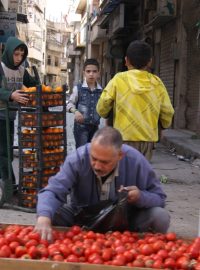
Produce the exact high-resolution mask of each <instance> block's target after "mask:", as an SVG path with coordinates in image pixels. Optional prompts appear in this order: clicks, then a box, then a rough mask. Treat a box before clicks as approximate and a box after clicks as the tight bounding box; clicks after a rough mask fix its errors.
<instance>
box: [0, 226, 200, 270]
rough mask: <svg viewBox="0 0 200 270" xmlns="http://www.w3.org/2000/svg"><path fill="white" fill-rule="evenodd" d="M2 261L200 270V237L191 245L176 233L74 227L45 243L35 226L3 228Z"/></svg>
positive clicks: (0, 238) (56, 232) (0, 231)
mask: <svg viewBox="0 0 200 270" xmlns="http://www.w3.org/2000/svg"><path fill="white" fill-rule="evenodd" d="M0 258H18V259H36V260H53V261H63V262H76V263H77V262H79V263H90V264H104V265H114V266H128V267H148V268H154V269H195V270H200V237H197V238H195V239H193V240H192V241H190V242H188V241H186V240H183V239H180V238H178V237H177V236H176V234H175V233H173V232H168V233H166V234H161V233H156V234H153V233H144V234H139V233H135V232H130V231H124V232H119V231H114V232H107V233H105V234H103V233H97V232H93V231H87V230H82V229H81V228H80V227H79V226H76V225H75V226H72V227H71V228H69V229H68V230H66V231H60V230H57V229H54V230H53V241H52V242H48V241H47V240H42V239H41V238H40V235H39V234H38V233H37V232H35V231H34V227H33V226H22V225H14V224H13V225H9V226H7V227H5V228H0Z"/></svg>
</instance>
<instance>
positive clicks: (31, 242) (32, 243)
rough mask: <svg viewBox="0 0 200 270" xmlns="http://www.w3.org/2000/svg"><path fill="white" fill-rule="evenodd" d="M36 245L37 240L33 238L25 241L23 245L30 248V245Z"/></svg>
mask: <svg viewBox="0 0 200 270" xmlns="http://www.w3.org/2000/svg"><path fill="white" fill-rule="evenodd" d="M37 245H38V241H36V240H35V239H31V240H29V241H28V242H26V243H25V247H27V248H30V247H32V246H37Z"/></svg>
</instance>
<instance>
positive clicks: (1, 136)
mask: <svg viewBox="0 0 200 270" xmlns="http://www.w3.org/2000/svg"><path fill="white" fill-rule="evenodd" d="M9 126H10V143H11V144H10V155H11V161H13V148H12V147H13V142H14V121H9ZM8 170H9V169H8V142H7V132H6V121H5V120H0V177H1V178H2V180H3V181H5V182H6V181H7V179H8V177H9V174H8ZM11 175H12V183H13V184H14V183H15V176H14V172H13V169H12V171H11Z"/></svg>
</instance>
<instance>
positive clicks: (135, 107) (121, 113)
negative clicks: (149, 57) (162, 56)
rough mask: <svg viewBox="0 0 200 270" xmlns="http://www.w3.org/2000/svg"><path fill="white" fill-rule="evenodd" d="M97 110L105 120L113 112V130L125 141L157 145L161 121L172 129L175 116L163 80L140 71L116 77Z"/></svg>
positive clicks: (165, 126) (124, 73) (103, 93)
mask: <svg viewBox="0 0 200 270" xmlns="http://www.w3.org/2000/svg"><path fill="white" fill-rule="evenodd" d="M96 109H97V112H98V113H99V115H100V116H101V117H103V118H107V117H108V115H109V112H110V111H111V110H112V109H113V126H114V127H115V128H116V129H118V130H119V131H120V132H121V134H122V137H123V140H124V141H148V142H149V141H150V142H156V141H157V140H158V121H160V123H161V125H162V127H163V128H168V127H169V126H170V125H171V122H172V117H173V114H174V109H173V107H172V104H171V102H170V99H169V96H168V93H167V90H166V88H165V86H164V84H163V82H162V81H161V79H159V78H158V77H157V76H155V75H153V74H151V73H149V72H147V71H144V70H138V69H133V70H129V71H125V72H120V73H118V74H116V75H115V76H114V77H113V78H112V79H111V80H110V82H109V83H108V84H107V86H106V87H105V89H104V90H103V92H102V94H101V96H100V99H99V101H98V103H97V107H96Z"/></svg>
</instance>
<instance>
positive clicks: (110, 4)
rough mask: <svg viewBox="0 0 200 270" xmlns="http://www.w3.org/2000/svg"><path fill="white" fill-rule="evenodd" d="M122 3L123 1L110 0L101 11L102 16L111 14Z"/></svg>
mask: <svg viewBox="0 0 200 270" xmlns="http://www.w3.org/2000/svg"><path fill="white" fill-rule="evenodd" d="M121 2H122V1H121V0H110V1H108V3H107V4H106V5H105V7H103V9H102V10H101V13H100V14H101V15H103V14H109V13H111V12H112V11H113V10H114V9H115V8H116V7H117V6H118V5H119V4H120V3H121Z"/></svg>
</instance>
